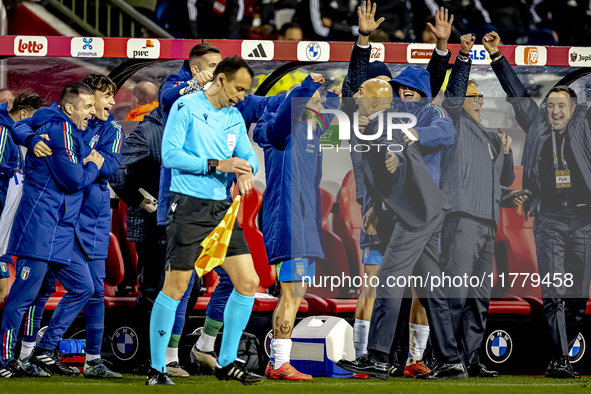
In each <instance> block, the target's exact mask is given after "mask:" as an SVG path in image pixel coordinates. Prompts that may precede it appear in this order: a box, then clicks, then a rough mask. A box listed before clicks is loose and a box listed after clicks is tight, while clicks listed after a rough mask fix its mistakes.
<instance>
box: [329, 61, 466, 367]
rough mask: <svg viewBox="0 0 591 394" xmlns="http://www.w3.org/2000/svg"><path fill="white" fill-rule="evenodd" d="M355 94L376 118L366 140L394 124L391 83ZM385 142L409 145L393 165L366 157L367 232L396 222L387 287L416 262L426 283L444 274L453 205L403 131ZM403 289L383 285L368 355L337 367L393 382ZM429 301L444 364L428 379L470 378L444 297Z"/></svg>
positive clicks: (382, 156)
mask: <svg viewBox="0 0 591 394" xmlns="http://www.w3.org/2000/svg"><path fill="white" fill-rule="evenodd" d="M403 73H404V72H403ZM400 90H401V91H402V90H403V89H402V88H401V89H400ZM356 95H357V97H358V98H359V112H360V115H365V116H367V117H368V118H369V119H370V122H369V124H368V125H367V127H366V128H365V130H364V134H367V135H375V134H376V132H377V130H378V128H379V127H380V123H379V122H380V121H382V122H383V123H384V124H387V122H388V119H387V117H386V116H382V118H383V119H380V116H379V115H380V112H383V111H386V110H388V109H390V108H391V105H392V88H391V86H390V85H389V84H388V83H387V82H384V81H381V80H378V79H370V80H369V81H366V82H364V83H363V85H361V88H360V89H359V92H358V93H357V94H356ZM386 138H387V137H386V136H384V135H382V137H380V138H378V140H377V141H376V144H384V145H386V146H388V145H391V144H399V145H402V146H403V147H404V149H403V150H402V152H400V153H396V154H395V155H392V157H391V158H390V159H389V160H388V161H386V158H387V157H388V156H387V150H384V149H381V152H380V151H378V150H377V149H376V150H373V151H369V152H368V153H366V154H365V155H364V157H363V163H364V171H365V186H366V188H367V192H368V193H369V194H370V195H371V196H372V201H374V205H373V206H372V207H371V208H370V210H369V211H368V212H367V213H366V215H365V217H364V219H363V227H364V231H365V232H366V233H367V234H370V235H374V234H376V233H377V231H376V226H377V225H378V224H379V222H380V221H384V220H391V221H394V230H393V232H392V235H391V238H390V241H389V243H388V248H387V250H386V253H385V255H384V261H383V262H382V265H381V267H380V270H379V271H378V279H379V282H380V283H387V279H388V278H391V277H396V278H399V277H408V276H410V275H411V274H412V272H413V269H414V268H415V265H416V264H418V265H419V266H418V267H419V268H420V270H421V272H422V275H423V277H424V278H425V277H426V276H427V275H429V274H430V275H440V274H441V271H440V267H439V261H438V257H439V245H438V240H439V231H440V229H441V225H442V223H443V217H444V214H445V209H446V208H447V207H448V206H449V204H448V203H447V200H446V198H445V196H444V195H443V193H442V192H441V191H440V190H439V188H438V187H437V184H436V183H435V180H434V179H433V178H432V176H431V174H430V173H429V171H428V167H427V165H426V163H425V161H424V158H422V157H421V155H422V153H421V152H420V150H419V149H418V148H419V146H418V145H417V144H414V143H409V144H405V141H407V140H408V138H407V137H404V139H403V137H402V133H399V132H397V133H394V134H393V136H392V141H389V140H388V141H387V140H386ZM405 145H406V146H405ZM376 146H377V145H376ZM384 162H386V163H384ZM425 255H427V257H428V258H425V257H424V256H425ZM418 290H419V289H417V291H418ZM404 291H405V288H404V287H398V286H396V287H391V286H387V285H382V286H378V287H377V289H376V300H375V302H374V307H373V311H372V315H371V323H370V327H369V330H370V331H369V341H368V346H367V348H368V353H366V354H364V355H362V356H359V357H357V359H356V360H355V361H353V362H351V361H347V360H340V361H339V362H338V363H337V365H339V366H340V367H342V368H345V369H347V370H349V371H351V372H355V373H362V374H368V375H371V376H375V377H378V378H380V379H388V377H389V367H390V366H389V353H390V348H391V346H392V341H393V339H394V336H395V332H396V329H397V325H398V321H399V315H400V310H401V305H402V297H403V294H404ZM426 298H427V302H426V304H425V309H426V310H427V315H428V317H429V325H430V326H431V333H432V335H434V342H435V343H437V346H438V350H439V355H440V358H441V359H440V361H441V362H442V363H443V364H442V365H441V366H438V367H437V368H436V369H435V370H433V371H431V372H430V374H428V375H423V377H424V376H429V375H431V374H434V375H435V377H436V378H454V379H462V378H466V377H467V373H466V370H465V367H464V366H463V364H462V363H461V360H460V356H459V354H458V352H457V347H456V343H455V340H454V338H453V333H451V332H450V330H451V322H450V318H449V311H448V310H447V304H446V302H445V298H444V297H443V291H442V290H441V289H435V290H434V291H432V292H429V293H427V294H426ZM442 339H444V340H445V342H442Z"/></svg>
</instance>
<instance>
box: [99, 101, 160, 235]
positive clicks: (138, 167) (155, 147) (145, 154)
mask: <svg viewBox="0 0 591 394" xmlns="http://www.w3.org/2000/svg"><path fill="white" fill-rule="evenodd" d="M163 133H164V125H163V122H162V108H161V107H157V108H155V109H154V110H153V111H152V112H151V113H150V114H149V115H147V116H146V117H144V120H143V121H142V122H141V123H140V124H139V125H138V126H137V127H136V128H135V129H134V130H133V131H132V132H131V134H130V135H129V137H127V138H126V139H125V142H124V143H123V148H122V160H121V168H120V169H119V170H118V171H117V172H116V173H115V174H114V175H113V176H112V177H111V182H110V185H111V187H112V188H113V190H114V191H115V193H117V195H118V196H119V198H121V199H122V200H123V202H125V204H127V240H128V241H131V242H146V241H156V240H157V241H159V242H161V243H164V238H163V236H162V234H160V236H159V235H158V234H159V232H158V231H157V223H156V212H154V213H148V212H147V211H145V210H143V209H141V208H139V205H140V204H141V202H142V201H143V199H144V197H143V196H142V195H141V193H140V192H139V189H140V188H143V189H144V190H145V191H147V192H148V193H150V194H151V195H152V196H153V197H154V198H156V199H157V198H158V189H159V186H160V163H161V158H160V148H161V146H162V134H163ZM160 233H161V232H160Z"/></svg>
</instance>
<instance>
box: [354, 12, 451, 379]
mask: <svg viewBox="0 0 591 394" xmlns="http://www.w3.org/2000/svg"><path fill="white" fill-rule="evenodd" d="M363 7H364V12H363V13H362V14H361V12H358V13H359V29H360V31H361V33H360V35H359V38H358V40H357V43H356V44H355V45H354V46H353V51H352V52H351V61H350V62H349V71H348V73H347V76H346V77H345V80H344V81H343V96H345V97H353V96H354V95H355V93H356V92H357V91H358V90H359V87H360V86H361V84H362V83H363V82H365V81H366V80H368V79H371V78H378V79H382V80H386V81H390V80H392V74H391V73H390V70H389V69H388V67H387V66H386V65H385V64H383V63H381V62H373V63H370V62H369V57H370V53H371V47H370V45H369V40H368V39H369V35H370V34H371V32H372V31H374V30H375V29H377V28H378V27H379V25H380V23H381V20H382V19H383V18H380V19H379V20H378V21H375V20H374V18H375V12H376V8H377V7H376V5H375V3H374V5H373V9H372V3H371V2H367V3H366V2H364V3H363ZM359 11H360V10H359ZM435 21H436V23H435V26H431V29H432V31H433V34H434V35H435V36H436V37H437V46H436V48H435V51H433V55H432V56H431V59H430V61H429V64H428V65H427V71H428V72H429V77H430V83H429V84H430V88H431V89H430V90H429V91H426V92H425V96H431V97H435V96H436V95H437V93H438V92H439V90H440V89H441V86H442V84H443V82H444V79H445V75H446V70H447V65H448V63H449V58H450V57H451V53H450V52H449V51H448V50H447V41H448V39H449V36H450V34H451V26H452V23H453V15H452V16H451V17H449V16H448V12H447V10H446V9H444V8H441V10H438V11H436V18H435ZM423 90H426V89H423ZM347 104H348V103H344V104H343V106H344V107H345V109H346V112H349V113H352V112H353V111H354V110H355V109H356V108H351V107H352V106H351V105H347ZM367 122H368V120H367V118H366V117H360V119H359V124H360V128H361V127H362V126H361V125H366V124H367ZM358 143H359V141H358V140H357V137H356V136H355V133H351V144H353V145H354V144H358ZM361 157H362V154H361V152H355V151H354V150H351V161H352V162H353V171H354V175H355V186H356V198H357V202H358V203H359V204H360V205H361V206H362V209H361V214H362V216H363V215H365V213H366V212H367V210H368V209H369V207H370V206H371V204H372V202H371V199H370V198H368V197H367V195H366V193H365V187H364V182H363V160H362V158H361ZM364 196H365V198H364ZM384 231H385V233H386V234H388V233H389V231H386V230H385V229H382V232H384ZM386 237H387V238H389V236H388V235H386ZM360 246H361V249H363V257H362V263H363V268H364V273H366V274H367V275H368V276H369V277H373V276H376V274H377V272H378V270H379V267H380V265H381V262H382V260H383V258H384V253H385V250H386V247H387V246H388V245H387V242H381V240H380V238H379V237H378V236H377V235H374V236H369V235H367V234H365V232H364V231H363V230H361V236H360ZM374 300H375V290H374V289H373V288H371V286H367V285H364V287H363V288H362V290H361V295H360V297H359V299H358V301H357V305H356V308H355V323H354V326H353V337H354V341H355V352H356V355H357V356H359V355H361V354H364V353H365V352H366V351H367V338H368V335H369V321H370V319H371V310H372V308H373V302H374ZM411 302H412V305H410V303H411ZM403 304H404V306H403V309H404V310H406V309H407V308H409V307H411V314H410V322H409V325H410V329H409V342H410V343H409V345H412V346H407V345H406V344H404V345H403V351H402V352H401V353H402V357H401V359H400V360H392V366H391V368H390V372H391V376H401V375H402V374H403V373H404V375H405V376H409V377H416V376H418V375H423V374H426V373H428V372H430V370H429V368H427V367H426V366H425V364H424V362H422V356H423V352H422V351H421V350H424V348H425V345H426V342H427V338H428V336H429V334H428V333H429V326H428V325H427V324H425V323H426V321H427V316H426V314H425V309H424V308H423V307H422V306H421V304H420V302H419V301H418V299H415V300H414V301H411V299H408V298H405V299H404V300H403ZM407 304H408V305H407ZM407 318H408V316H407V315H406V314H404V313H402V314H401V319H407ZM405 322H406V320H403V321H400V322H399V323H400V325H403V324H406V323H405ZM420 323H422V324H420ZM403 333H404V330H400V331H399V334H403ZM402 339H403V338H397V339H395V343H400V342H401V340H402ZM404 340H406V339H405V338H404ZM409 348H410V349H409ZM409 350H412V352H411V356H412V357H410V358H407V356H406V355H407V354H408V353H409ZM405 360H406V364H407V365H406V366H405V365H404V364H405V362H404V361H405ZM353 377H360V378H361V377H363V376H358V375H357V374H355V375H353Z"/></svg>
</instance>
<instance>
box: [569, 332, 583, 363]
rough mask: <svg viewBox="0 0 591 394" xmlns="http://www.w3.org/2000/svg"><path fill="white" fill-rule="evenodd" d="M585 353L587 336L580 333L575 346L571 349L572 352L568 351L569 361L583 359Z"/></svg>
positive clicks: (573, 361) (574, 361)
mask: <svg viewBox="0 0 591 394" xmlns="http://www.w3.org/2000/svg"><path fill="white" fill-rule="evenodd" d="M584 354H585V337H584V336H583V334H581V333H579V335H577V339H575V343H574V344H573V347H572V348H571V349H570V352H568V361H570V362H571V364H574V363H576V362H577V361H579V360H580V359H582V358H583V355H584Z"/></svg>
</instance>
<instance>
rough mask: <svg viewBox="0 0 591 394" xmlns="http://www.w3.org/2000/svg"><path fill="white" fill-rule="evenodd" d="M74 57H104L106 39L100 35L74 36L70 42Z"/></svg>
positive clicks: (71, 52)
mask: <svg viewBox="0 0 591 394" xmlns="http://www.w3.org/2000/svg"><path fill="white" fill-rule="evenodd" d="M70 54H71V55H72V57H103V55H104V54H105V41H104V40H103V39H102V38H100V37H74V38H72V42H71V44H70Z"/></svg>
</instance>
